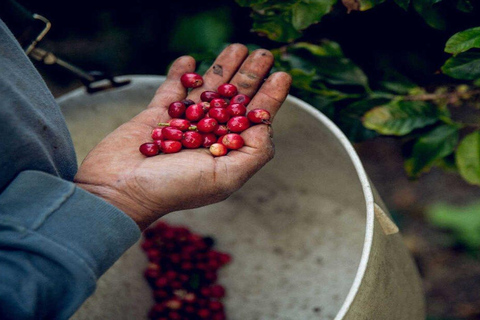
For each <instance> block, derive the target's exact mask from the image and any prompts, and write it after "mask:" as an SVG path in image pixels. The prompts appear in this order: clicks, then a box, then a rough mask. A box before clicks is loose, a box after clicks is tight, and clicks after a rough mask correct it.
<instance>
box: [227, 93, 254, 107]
mask: <svg viewBox="0 0 480 320" xmlns="http://www.w3.org/2000/svg"><path fill="white" fill-rule="evenodd" d="M249 102H250V97H249V96H247V95H246V94H242V93H240V94H237V95H236V96H235V97H233V98H232V99H230V104H234V103H240V104H243V105H245V106H246V105H247V104H248V103H249Z"/></svg>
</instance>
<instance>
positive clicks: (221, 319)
mask: <svg viewBox="0 0 480 320" xmlns="http://www.w3.org/2000/svg"><path fill="white" fill-rule="evenodd" d="M225 319H226V317H225V314H224V313H223V312H220V313H216V314H214V315H213V316H212V319H211V320H225Z"/></svg>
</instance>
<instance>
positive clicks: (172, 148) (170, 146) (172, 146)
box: [161, 140, 182, 153]
mask: <svg viewBox="0 0 480 320" xmlns="http://www.w3.org/2000/svg"><path fill="white" fill-rule="evenodd" d="M161 149H162V152H163V153H177V152H179V151H180V150H181V149H182V144H181V143H180V141H174V140H165V141H162V147H161Z"/></svg>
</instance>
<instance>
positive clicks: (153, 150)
mask: <svg viewBox="0 0 480 320" xmlns="http://www.w3.org/2000/svg"><path fill="white" fill-rule="evenodd" d="M139 150H140V152H141V153H142V154H143V155H144V156H146V157H153V156H156V155H157V154H158V152H159V149H158V145H157V144H156V143H150V142H147V143H144V144H142V145H141V146H140V148H139Z"/></svg>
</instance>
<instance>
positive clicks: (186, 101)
mask: <svg viewBox="0 0 480 320" xmlns="http://www.w3.org/2000/svg"><path fill="white" fill-rule="evenodd" d="M181 102H182V103H183V104H184V105H185V107H188V106H191V105H192V104H195V101H193V100H192V99H183V100H182V101H181Z"/></svg>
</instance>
